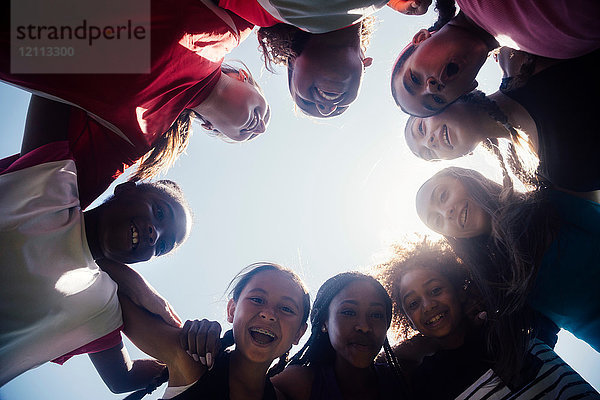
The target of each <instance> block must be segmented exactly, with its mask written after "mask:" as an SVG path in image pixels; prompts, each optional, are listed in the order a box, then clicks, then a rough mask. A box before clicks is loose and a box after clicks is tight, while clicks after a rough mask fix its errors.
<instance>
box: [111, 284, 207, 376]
mask: <svg viewBox="0 0 600 400" xmlns="http://www.w3.org/2000/svg"><path fill="white" fill-rule="evenodd" d="M119 301H120V303H121V309H122V311H123V322H124V332H125V334H126V335H127V337H129V339H131V341H132V342H133V344H135V345H136V346H137V347H138V348H139V349H140V350H142V351H143V352H144V353H146V354H149V355H151V356H152V357H155V358H156V359H158V360H160V361H162V362H164V363H165V364H167V367H168V368H169V385H170V386H183V385H188V384H190V383H193V382H195V381H196V380H198V379H199V378H200V377H201V376H202V375H203V374H204V373H205V372H206V367H205V366H203V365H201V364H199V363H196V362H194V360H193V359H192V358H191V357H190V356H189V355H188V354H187V353H186V352H185V350H184V349H183V348H182V347H181V346H180V345H179V332H180V330H181V329H179V328H175V327H172V326H170V325H167V324H166V323H165V322H164V321H163V320H161V319H160V318H159V317H157V316H154V315H152V314H150V313H149V312H148V311H146V310H144V309H142V308H140V307H138V306H136V305H135V304H133V302H132V301H131V300H129V298H128V297H127V296H124V295H122V294H121V295H119Z"/></svg>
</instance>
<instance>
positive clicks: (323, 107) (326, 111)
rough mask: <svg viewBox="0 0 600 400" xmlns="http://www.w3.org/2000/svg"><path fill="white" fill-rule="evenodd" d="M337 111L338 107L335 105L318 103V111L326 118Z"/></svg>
mask: <svg viewBox="0 0 600 400" xmlns="http://www.w3.org/2000/svg"><path fill="white" fill-rule="evenodd" d="M336 109H337V106H336V105H335V104H322V103H317V111H319V114H321V115H322V116H324V117H327V116H329V115H331V114H332V113H333V112H334V111H335V110H336Z"/></svg>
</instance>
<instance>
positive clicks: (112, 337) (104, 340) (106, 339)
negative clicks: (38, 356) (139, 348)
mask: <svg viewBox="0 0 600 400" xmlns="http://www.w3.org/2000/svg"><path fill="white" fill-rule="evenodd" d="M121 330H123V325H121V326H120V327H118V328H117V329H115V330H114V331H112V332H110V333H109V334H107V335H104V336H102V337H101V338H98V339H96V340H94V341H93V342H90V343H88V344H85V345H83V346H81V347H80V348H78V349H75V350H73V351H70V352H68V353H67V354H65V355H62V356H60V357H58V358H55V359H54V360H52V362H53V363H56V364H60V365H63V364H64V363H65V362H66V361H67V360H68V359H69V358H71V357H73V356H76V355H78V354H87V353H98V352H100V351H104V350H108V349H111V348H113V347H115V346H116V345H118V344H119V343H121V341H122V338H121Z"/></svg>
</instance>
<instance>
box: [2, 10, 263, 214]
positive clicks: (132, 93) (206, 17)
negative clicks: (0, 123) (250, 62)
mask: <svg viewBox="0 0 600 400" xmlns="http://www.w3.org/2000/svg"><path fill="white" fill-rule="evenodd" d="M3 14H5V15H10V12H9V11H6V12H5V13H3ZM111 17H112V18H114V19H116V20H120V18H121V16H120V15H114V16H111ZM140 18H141V17H140ZM3 21H5V20H3ZM6 22H8V18H6ZM139 22H140V23H142V24H146V25H147V26H149V30H150V32H149V34H150V35H151V37H152V40H151V41H150V45H151V48H150V49H148V57H149V58H150V66H149V71H148V72H147V73H120V74H117V73H111V74H108V73H93V74H92V73H87V72H88V71H86V70H82V71H81V73H52V74H51V73H46V74H41V73H37V74H16V73H11V69H10V58H11V57H10V55H9V54H10V32H9V26H8V25H6V26H4V25H3V26H2V27H1V28H0V33H1V35H0V52H1V53H2V54H3V57H1V58H0V79H1V80H3V81H5V82H8V83H10V84H12V85H15V86H17V87H20V88H23V89H25V90H29V91H31V92H34V93H36V94H41V95H44V96H48V97H50V98H52V99H54V100H60V101H63V102H65V103H67V104H70V105H73V106H75V107H78V108H80V109H81V110H80V109H78V108H75V109H74V110H73V112H72V114H71V115H70V116H69V117H68V118H69V122H70V126H69V144H70V147H71V151H72V152H73V154H74V157H75V160H76V163H77V167H78V170H79V173H80V177H79V181H80V186H81V187H82V188H85V189H86V190H84V191H82V193H81V195H82V199H83V201H82V202H83V204H84V205H88V204H89V203H91V201H93V200H94V199H95V198H96V197H97V196H98V195H99V194H101V193H102V192H103V191H104V190H105V189H106V188H107V187H108V186H109V185H110V183H111V182H112V181H113V180H114V179H115V178H116V177H117V176H118V175H119V174H121V173H122V172H123V170H124V168H127V167H129V166H130V165H133V164H134V163H135V162H137V161H138V160H140V159H142V160H141V165H140V166H139V168H138V170H137V172H136V174H135V176H134V178H133V179H135V180H138V179H144V178H148V177H151V176H156V175H157V174H158V173H159V172H160V171H161V170H164V169H166V168H168V167H169V166H170V165H171V164H172V163H173V162H174V161H175V160H176V159H177V157H178V156H179V155H180V154H181V153H182V152H183V151H184V150H185V148H186V146H187V144H188V141H189V138H190V135H191V121H192V118H194V117H196V118H198V119H199V120H200V122H201V124H202V126H203V127H204V128H206V129H207V130H208V131H211V132H214V133H215V134H218V135H220V136H222V137H225V138H228V139H230V140H232V141H245V140H249V139H251V138H253V137H255V136H256V135H259V134H261V133H262V132H264V131H265V129H266V126H267V125H268V123H269V118H270V109H269V106H268V104H267V101H266V99H265V97H264V95H263V93H262V91H261V90H260V88H259V87H258V85H257V84H256V82H255V81H254V80H253V78H252V75H251V74H250V73H249V71H248V70H247V68H245V67H244V66H239V67H238V66H232V65H226V64H223V57H224V56H225V55H226V54H227V53H229V52H230V51H231V50H232V49H234V48H235V47H237V46H238V45H239V44H240V43H241V42H242V41H243V40H244V39H245V38H246V37H247V36H248V35H249V34H250V32H251V30H252V28H253V25H252V24H250V23H249V22H248V21H246V20H244V19H242V18H240V17H238V16H237V15H235V14H233V13H229V12H227V11H226V10H223V9H220V8H219V7H216V6H215V5H214V4H212V2H211V1H209V0H204V1H194V0H185V1H183V2H180V3H178V4H177V5H173V4H172V3H171V2H170V1H164V0H152V2H151V15H149V16H148V18H141V20H140V21H139ZM119 56H120V53H119V52H118V51H115V52H114V53H110V54H107V55H106V58H108V59H109V60H110V61H113V60H112V59H113V58H114V59H115V60H114V62H115V64H117V65H118V63H119V60H120V58H119ZM32 62H37V61H36V60H33V61H32ZM125 67H127V66H123V68H125ZM125 71H127V69H125ZM82 110H83V111H82ZM88 192H89V194H88Z"/></svg>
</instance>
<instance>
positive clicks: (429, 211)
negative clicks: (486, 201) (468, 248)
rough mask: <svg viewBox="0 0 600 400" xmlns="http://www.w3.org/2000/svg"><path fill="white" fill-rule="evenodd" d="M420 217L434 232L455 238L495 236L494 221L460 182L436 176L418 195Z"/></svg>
mask: <svg viewBox="0 0 600 400" xmlns="http://www.w3.org/2000/svg"><path fill="white" fill-rule="evenodd" d="M416 203H417V214H418V215H419V218H421V221H423V223H424V224H425V225H427V226H428V227H429V228H430V229H431V230H433V231H435V232H437V233H440V234H442V235H445V236H452V237H455V238H471V237H475V236H479V235H484V234H489V233H490V232H491V229H492V228H491V226H492V225H491V218H490V216H489V214H487V213H486V212H485V211H483V209H482V208H481V206H480V205H479V204H478V203H477V202H476V201H475V200H473V197H472V196H471V195H470V194H469V193H468V192H467V189H466V188H465V186H464V185H463V183H462V182H460V181H459V180H458V179H456V178H453V177H451V176H433V177H432V178H430V179H429V180H428V181H427V182H425V183H424V184H423V186H421V188H420V189H419V191H418V192H417V198H416Z"/></svg>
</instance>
